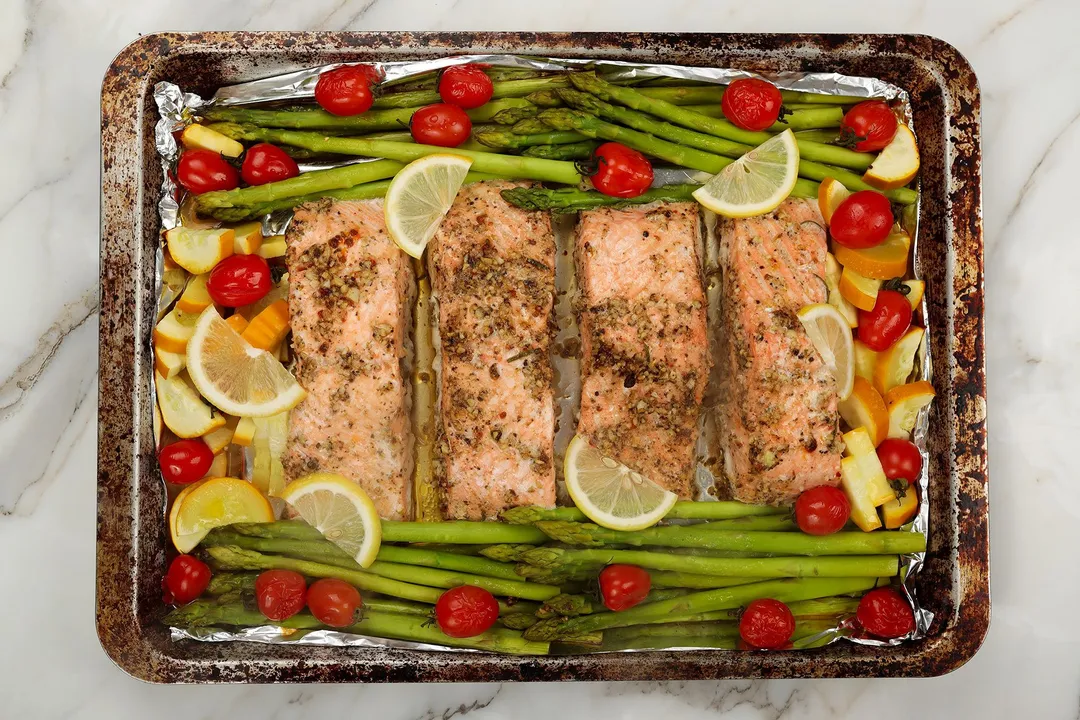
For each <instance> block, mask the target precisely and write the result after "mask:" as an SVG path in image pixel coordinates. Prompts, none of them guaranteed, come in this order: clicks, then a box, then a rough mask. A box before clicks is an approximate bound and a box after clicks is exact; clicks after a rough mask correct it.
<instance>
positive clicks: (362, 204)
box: [282, 200, 415, 520]
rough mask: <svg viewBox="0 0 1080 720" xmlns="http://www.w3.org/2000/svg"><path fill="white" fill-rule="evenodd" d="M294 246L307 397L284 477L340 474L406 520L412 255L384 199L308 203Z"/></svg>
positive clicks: (382, 509)
mask: <svg viewBox="0 0 1080 720" xmlns="http://www.w3.org/2000/svg"><path fill="white" fill-rule="evenodd" d="M287 242H288V253H287V256H286V262H287V264H288V269H289V315H290V320H291V325H292V350H293V354H294V356H295V357H296V368H295V374H296V379H297V380H298V381H299V383H300V384H301V385H302V386H303V387H304V389H305V390H307V391H308V395H307V398H305V399H304V401H303V402H301V403H300V404H299V405H298V406H297V407H296V408H295V409H294V410H293V411H292V413H291V414H290V416H289V437H288V443H287V445H286V449H285V456H284V458H283V460H282V463H283V465H284V467H285V474H286V477H287V479H289V480H293V479H296V478H297V477H301V476H303V475H307V474H308V473H312V472H334V473H340V474H341V475H344V476H345V477H347V478H350V479H351V480H354V481H355V482H357V483H359V484H360V486H361V487H362V488H364V490H365V491H366V492H367V494H368V495H369V496H370V497H371V499H372V501H373V502H374V503H375V508H376V509H377V510H378V511H379V516H380V517H383V518H388V519H394V520H403V519H408V518H409V517H410V516H411V514H412V504H411V499H410V498H411V486H412V467H413V459H412V431H411V428H410V425H409V400H410V397H409V390H410V387H411V386H410V383H409V382H408V376H407V375H406V373H405V368H404V363H405V358H406V352H407V349H408V348H407V345H408V343H409V328H410V318H411V312H412V310H411V309H412V305H413V293H414V285H415V283H414V275H413V271H412V266H411V264H410V260H409V257H408V256H407V255H405V253H403V252H402V251H401V250H400V249H398V247H397V245H395V244H394V242H393V241H392V240H391V239H390V236H389V235H388V234H387V232H386V224H385V222H384V220H383V207H382V201H381V200H366V201H342V200H336V201H334V200H320V201H317V202H314V203H308V204H306V205H302V206H300V207H298V208H297V209H296V211H295V214H294V216H293V221H292V224H291V225H290V226H289V230H288V233H287Z"/></svg>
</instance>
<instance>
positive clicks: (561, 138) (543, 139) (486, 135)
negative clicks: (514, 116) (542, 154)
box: [473, 125, 587, 150]
mask: <svg viewBox="0 0 1080 720" xmlns="http://www.w3.org/2000/svg"><path fill="white" fill-rule="evenodd" d="M544 127H545V128H546V129H547V132H540V133H537V134H535V135H518V134H516V133H514V132H512V131H509V130H481V131H479V132H475V133H473V137H474V138H475V139H476V141H477V142H479V143H480V144H481V145H486V146H487V147H491V148H499V149H509V150H518V149H521V148H527V147H532V146H533V145H568V144H570V143H576V142H581V141H583V140H586V139H587V138H586V137H585V136H584V135H582V134H580V133H576V132H552V131H551V129H550V128H547V126H546V125H545V126H544Z"/></svg>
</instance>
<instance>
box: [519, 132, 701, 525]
mask: <svg viewBox="0 0 1080 720" xmlns="http://www.w3.org/2000/svg"><path fill="white" fill-rule="evenodd" d="M556 147H566V146H556ZM699 187H701V186H700V185H666V186H664V187H659V188H652V189H650V190H646V191H645V192H644V193H642V194H641V195H638V196H637V197H632V198H618V197H612V196H611V195H604V194H603V193H600V192H595V191H592V190H578V189H577V188H557V189H547V188H511V189H509V190H503V191H502V193H501V194H502V196H503V199H504V200H506V201H507V202H508V203H510V204H511V205H515V206H517V207H520V208H524V209H526V210H552V211H554V212H558V213H572V212H578V211H580V210H591V209H593V208H598V207H616V208H620V207H629V206H631V205H641V204H643V203H651V202H656V201H661V200H662V201H669V202H688V201H691V200H693V199H694V198H693V192H694V191H695V190H697V189H698V188H699ZM532 509H533V508H526V507H521V508H514V510H532ZM536 509H537V510H540V511H544V509H543V508H536ZM562 510H568V511H574V512H580V511H579V510H577V508H556V509H555V510H548V511H546V512H556V513H558V512H560V511H562ZM507 512H512V511H507ZM503 516H504V517H507V515H506V513H504V514H503ZM582 517H584V515H582ZM509 522H512V523H517V524H521V522H522V521H519V520H509Z"/></svg>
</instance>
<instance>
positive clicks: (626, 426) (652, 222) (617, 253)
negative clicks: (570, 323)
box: [575, 203, 710, 499]
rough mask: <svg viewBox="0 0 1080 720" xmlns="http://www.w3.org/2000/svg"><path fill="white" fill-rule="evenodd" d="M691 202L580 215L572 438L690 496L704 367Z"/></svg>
mask: <svg viewBox="0 0 1080 720" xmlns="http://www.w3.org/2000/svg"><path fill="white" fill-rule="evenodd" d="M701 243H702V235H701V220H700V217H699V215H698V206H697V204H696V203H666V204H660V205H654V206H644V207H639V208H633V209H628V210H611V209H602V210H592V211H589V212H583V213H581V217H580V221H579V223H578V227H577V236H576V239H575V261H576V263H577V273H578V283H579V288H580V297H579V307H580V313H579V325H580V328H581V350H582V358H581V378H582V388H581V415H580V419H579V422H578V432H579V433H580V434H583V435H585V436H586V437H587V438H588V440H589V441H590V442H591V443H592V444H593V445H594V446H595V447H597V448H598V449H599V450H600V451H601V452H603V453H604V454H605V455H608V456H610V457H613V458H615V459H616V460H618V461H620V462H622V463H623V464H625V465H627V466H629V467H631V468H633V469H634V470H637V471H639V472H641V473H643V474H644V475H646V476H647V477H649V478H651V479H652V480H653V481H655V482H657V483H659V484H660V485H663V486H664V487H666V488H667V489H669V490H671V491H672V492H675V493H677V494H678V495H679V497H681V498H684V499H689V498H691V497H692V488H693V478H694V470H695V467H696V463H695V457H694V450H695V444H696V441H697V435H698V417H699V415H700V413H701V401H702V396H703V394H704V392H705V385H706V383H707V381H708V378H709V368H710V359H709V352H708V347H709V345H708V337H707V317H706V314H707V309H706V301H705V289H704V285H703V283H702V273H701V261H700V257H699V252H700V245H701Z"/></svg>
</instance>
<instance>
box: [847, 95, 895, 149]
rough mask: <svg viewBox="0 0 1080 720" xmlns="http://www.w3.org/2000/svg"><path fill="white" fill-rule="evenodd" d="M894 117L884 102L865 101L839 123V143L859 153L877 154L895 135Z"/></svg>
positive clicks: (849, 111)
mask: <svg viewBox="0 0 1080 720" xmlns="http://www.w3.org/2000/svg"><path fill="white" fill-rule="evenodd" d="M896 126H897V122H896V115H894V114H893V111H892V108H890V107H889V104H888V103H887V102H885V101H884V100H866V101H864V102H861V103H859V104H858V105H856V106H855V107H853V108H851V109H850V110H848V111H847V113H846V114H845V115H844V119H843V120H841V121H840V129H841V135H840V139H841V142H843V143H844V144H847V145H850V147H852V148H853V149H855V150H858V151H859V152H877V151H878V150H881V149H882V148H884V147H885V146H886V145H888V144H889V143H890V142H891V141H892V139H893V135H895V134H896Z"/></svg>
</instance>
